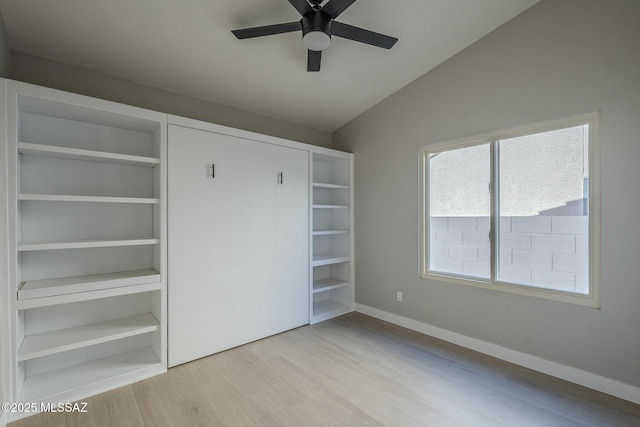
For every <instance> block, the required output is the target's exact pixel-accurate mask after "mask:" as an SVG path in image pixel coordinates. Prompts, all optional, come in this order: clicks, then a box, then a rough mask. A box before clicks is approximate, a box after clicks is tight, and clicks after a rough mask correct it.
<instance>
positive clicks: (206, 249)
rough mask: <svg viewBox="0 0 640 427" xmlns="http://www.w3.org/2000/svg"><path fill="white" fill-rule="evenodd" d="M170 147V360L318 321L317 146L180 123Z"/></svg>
mask: <svg viewBox="0 0 640 427" xmlns="http://www.w3.org/2000/svg"><path fill="white" fill-rule="evenodd" d="M168 145H169V155H168V161H169V166H168V176H169V183H168V184H169V185H168V197H169V198H168V200H169V283H168V286H169V342H168V345H169V365H170V366H175V365H178V364H181V363H184V362H188V361H190V360H194V359H197V358H199V357H203V356H206V355H209V354H213V353H216V352H219V351H222V350H226V349H228V348H231V347H235V346H238V345H241V344H244V343H247V342H250V341H254V340H257V339H260V338H264V337H266V336H269V335H273V334H276V333H279V332H282V331H285V330H288V329H291V328H295V327H298V326H301V325H303V324H306V323H308V319H309V286H308V281H309V267H308V265H309V243H308V242H309V241H308V230H309V224H308V222H309V219H308V218H309V215H308V197H309V196H308V193H309V185H308V179H309V178H308V152H306V151H303V150H297V149H293V148H288V147H283V146H277V145H272V144H267V143H260V142H255V141H250V140H245V139H242V138H237V137H233V136H229V135H223V134H217V133H212V132H206V131H202V130H196V129H191V128H185V127H180V126H174V125H171V126H169V144H168ZM212 165H214V166H213V167H212ZM212 172H213V175H214V176H213V177H212V176H211V175H212ZM280 174H282V175H280Z"/></svg>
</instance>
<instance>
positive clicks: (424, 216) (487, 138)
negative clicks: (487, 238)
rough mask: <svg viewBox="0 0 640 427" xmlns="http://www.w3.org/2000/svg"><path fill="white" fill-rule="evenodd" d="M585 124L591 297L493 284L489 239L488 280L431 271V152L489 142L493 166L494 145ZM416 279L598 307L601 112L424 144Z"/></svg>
mask: <svg viewBox="0 0 640 427" xmlns="http://www.w3.org/2000/svg"><path fill="white" fill-rule="evenodd" d="M582 124H588V125H589V293H588V294H587V295H582V294H577V293H573V292H567V291H559V290H554V289H546V288H539V287H535V286H526V285H516V284H510V283H504V282H500V281H498V280H496V279H495V278H496V272H497V262H498V259H497V257H496V253H495V252H496V248H497V242H496V239H493V238H492V239H491V278H490V279H488V280H485V279H481V278H472V277H466V276H458V275H455V274H449V273H439V272H433V271H429V270H428V268H429V244H428V242H429V221H428V218H429V193H428V192H429V185H428V183H427V180H428V178H429V174H428V170H427V168H428V159H429V155H430V154H431V153H439V152H443V151H448V150H455V149H460V148H465V147H469V146H475V145H480V144H486V143H488V144H490V148H491V152H492V155H491V162H492V163H493V161H494V159H495V155H494V153H493V151H494V150H495V149H496V143H495V141H498V140H501V139H507V138H513V137H518V136H523V135H528V134H533V133H541V132H546V131H552V130H558V129H562V128H567V127H572V126H578V125H582ZM420 166H421V167H420V185H419V188H420V199H421V200H420V277H421V278H423V279H427V280H435V281H438V282H447V283H455V284H458V285H465V286H472V287H476V288H482V289H488V290H494V291H500V292H507V293H511V294H516V295H523V296H528V297H534V298H541V299H546V300H551V301H557V302H563V303H569V304H575V305H581V306H585V307H592V308H600V112H599V111H597V112H594V113H589V114H583V115H580V116H575V117H570V118H566V119H561V120H554V121H550V122H544V123H538V124H533V125H527V126H521V127H516V128H512V129H507V130H503V131H499V132H494V133H489V134H484V135H477V136H475V137H470V138H465V139H462V140H456V141H449V142H445V143H440V144H433V145H429V146H425V147H423V149H422V152H421V165H420ZM491 171H492V172H491V173H492V174H494V175H495V174H496V173H497V167H495V165H493V164H492V165H491ZM491 186H492V194H494V195H495V194H498V193H497V191H498V188H497V187H498V181H497V179H495V176H492V177H491ZM497 203H498V200H497V197H493V196H492V198H491V235H492V236H495V235H496V233H495V230H497V226H498V218H497V216H496V212H497Z"/></svg>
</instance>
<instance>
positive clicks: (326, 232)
mask: <svg viewBox="0 0 640 427" xmlns="http://www.w3.org/2000/svg"><path fill="white" fill-rule="evenodd" d="M335 234H349V230H314V231H313V235H314V236H331V235H335Z"/></svg>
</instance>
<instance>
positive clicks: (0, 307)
mask: <svg viewBox="0 0 640 427" xmlns="http://www.w3.org/2000/svg"><path fill="white" fill-rule="evenodd" d="M6 93H7V82H6V80H4V79H1V80H0V171H6V172H5V173H0V206H4V208H2V209H0V301H5V303H0V401H2V402H7V401H9V398H10V396H11V391H10V390H11V387H10V384H11V383H12V381H11V369H10V364H9V363H8V361H9V360H10V358H11V345H10V344H11V339H10V335H9V334H7V333H6V332H7V331H8V330H9V328H8V325H9V319H10V316H9V313H10V312H11V307H10V306H9V304H8V303H7V302H8V301H10V300H11V298H10V291H9V286H8V284H9V266H8V257H9V233H8V231H9V230H8V224H9V220H8V217H7V215H8V209H7V208H8V203H7V202H8V194H7V191H8V185H9V183H8V177H9V175H8V151H7V150H8V147H7V144H6V143H4V142H6V141H7V122H6V119H7V110H6V108H7V105H6V101H5V100H6V99H7V95H6ZM6 422H7V414H6V413H4V412H3V413H1V414H0V425H4V424H5V423H6Z"/></svg>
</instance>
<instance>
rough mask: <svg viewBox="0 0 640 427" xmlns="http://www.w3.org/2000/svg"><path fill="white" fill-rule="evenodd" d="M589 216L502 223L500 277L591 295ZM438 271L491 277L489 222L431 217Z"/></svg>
mask: <svg viewBox="0 0 640 427" xmlns="http://www.w3.org/2000/svg"><path fill="white" fill-rule="evenodd" d="M588 221H589V219H588V217H587V216H535V217H502V218H500V234H501V238H500V242H501V245H500V248H499V252H500V255H499V260H500V269H499V272H500V275H499V279H500V280H501V281H504V282H509V283H516V284H520V285H532V284H535V285H536V286H540V287H548V288H551V289H557V290H562V291H569V292H576V293H581V294H586V293H588V292H589V277H588V271H589V239H588V234H587V230H588ZM431 229H432V230H434V234H433V236H434V241H433V242H431V248H432V251H431V263H430V265H432V266H433V267H434V270H436V271H438V272H442V273H451V274H463V275H465V276H477V277H488V276H489V275H490V264H489V258H490V241H489V218H488V217H432V218H431Z"/></svg>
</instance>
